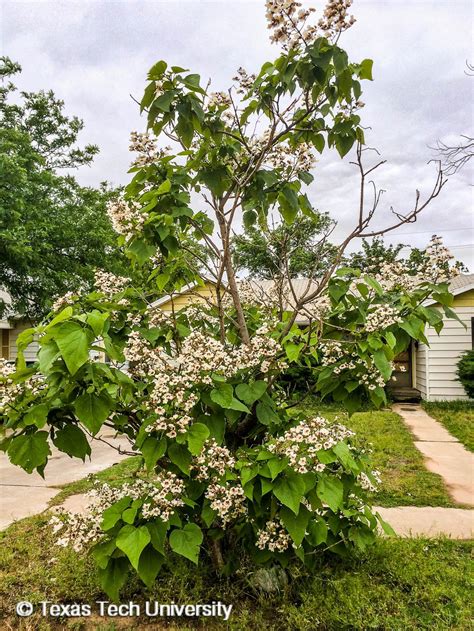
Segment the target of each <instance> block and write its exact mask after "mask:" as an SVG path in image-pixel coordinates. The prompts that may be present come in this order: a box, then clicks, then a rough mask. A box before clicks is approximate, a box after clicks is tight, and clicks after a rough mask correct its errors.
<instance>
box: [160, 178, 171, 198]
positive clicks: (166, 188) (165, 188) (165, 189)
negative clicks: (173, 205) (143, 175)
mask: <svg viewBox="0 0 474 631" xmlns="http://www.w3.org/2000/svg"><path fill="white" fill-rule="evenodd" d="M170 190H171V182H170V180H168V179H166V180H165V181H164V182H162V183H161V184H160V185H159V187H158V188H157V190H156V195H163V194H164V193H169V192H170Z"/></svg>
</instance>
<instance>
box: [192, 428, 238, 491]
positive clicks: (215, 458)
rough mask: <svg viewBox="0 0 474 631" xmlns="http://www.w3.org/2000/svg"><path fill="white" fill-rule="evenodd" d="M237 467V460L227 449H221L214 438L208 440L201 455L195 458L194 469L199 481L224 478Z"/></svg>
mask: <svg viewBox="0 0 474 631" xmlns="http://www.w3.org/2000/svg"><path fill="white" fill-rule="evenodd" d="M234 466H235V458H234V457H233V456H232V455H231V453H230V451H229V450H228V449H227V447H221V446H220V445H218V444H217V442H216V441H215V439H214V438H211V439H209V440H206V442H205V443H204V445H203V448H202V451H201V453H200V454H199V455H198V456H196V457H195V458H194V462H193V464H192V469H193V470H195V471H197V475H196V478H197V479H198V480H201V481H202V480H208V479H215V478H222V477H223V476H224V475H225V473H226V471H230V470H231V469H233V468H234Z"/></svg>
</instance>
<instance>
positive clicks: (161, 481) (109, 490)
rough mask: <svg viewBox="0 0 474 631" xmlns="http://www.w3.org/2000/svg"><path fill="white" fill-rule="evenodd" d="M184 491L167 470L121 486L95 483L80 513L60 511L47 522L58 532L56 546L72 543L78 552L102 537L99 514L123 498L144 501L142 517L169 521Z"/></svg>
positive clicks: (177, 479)
mask: <svg viewBox="0 0 474 631" xmlns="http://www.w3.org/2000/svg"><path fill="white" fill-rule="evenodd" d="M184 492H185V486H184V482H183V481H182V480H180V479H179V478H178V477H177V476H176V475H175V474H174V473H171V472H169V471H166V472H161V473H158V474H157V475H156V476H155V477H154V478H153V480H152V481H148V480H147V481H145V480H140V479H137V480H135V481H134V482H133V483H127V484H124V485H123V486H120V487H112V486H110V485H109V484H102V485H97V487H96V488H95V489H92V491H89V493H87V495H88V498H89V502H88V505H87V508H86V510H85V511H84V512H83V513H72V512H70V511H63V512H61V513H60V516H59V517H58V516H54V517H52V519H51V520H50V522H49V523H50V525H51V526H53V532H54V533H55V534H57V533H59V534H60V537H59V538H58V539H57V541H56V544H57V545H59V546H63V547H65V546H68V545H72V547H73V548H74V550H76V551H80V550H82V549H83V548H84V547H86V546H88V545H90V544H92V543H94V542H96V541H98V540H99V539H100V538H101V537H102V536H103V534H104V533H103V531H102V529H101V527H100V524H101V521H102V513H103V512H104V511H105V510H106V509H107V508H109V507H110V506H112V504H115V503H116V502H118V501H119V500H121V499H122V498H124V497H129V498H131V499H132V500H137V499H141V500H144V503H143V506H142V508H141V513H142V516H143V517H144V518H145V519H155V518H157V519H160V520H162V521H168V519H169V518H170V517H171V515H172V514H173V513H174V511H175V510H176V508H178V507H179V506H183V505H184V502H183V500H182V499H181V497H182V495H183V494H184Z"/></svg>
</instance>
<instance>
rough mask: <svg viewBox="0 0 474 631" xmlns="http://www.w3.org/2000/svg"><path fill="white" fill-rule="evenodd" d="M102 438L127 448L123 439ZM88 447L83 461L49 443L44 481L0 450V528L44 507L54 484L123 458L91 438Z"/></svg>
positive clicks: (102, 467)
mask: <svg viewBox="0 0 474 631" xmlns="http://www.w3.org/2000/svg"><path fill="white" fill-rule="evenodd" d="M102 438H104V439H105V440H107V442H109V443H111V444H112V445H114V446H115V447H119V446H120V447H121V448H122V449H124V450H128V451H130V450H131V447H130V443H129V442H128V441H127V440H126V439H124V438H118V439H117V438H113V436H112V435H109V434H103V435H102ZM91 449H92V457H91V460H89V459H88V458H86V461H85V462H84V463H83V462H82V460H79V459H78V458H70V457H69V456H68V455H67V454H65V453H63V452H61V451H58V450H57V449H56V447H54V446H53V445H51V451H52V455H51V456H50V457H49V460H48V464H47V466H46V469H45V479H44V480H43V478H42V477H41V476H40V475H39V474H38V473H37V472H36V471H34V472H33V473H32V474H29V473H26V471H24V470H23V469H21V468H20V467H17V466H15V465H13V464H12V463H11V462H10V461H9V459H8V456H7V455H6V454H5V453H3V452H1V453H0V508H1V513H0V530H3V529H5V528H6V527H7V526H9V525H10V524H11V523H13V522H14V521H16V520H17V519H22V518H23V517H28V516H29V515H35V514H36V513H41V512H42V511H43V510H45V509H46V508H47V505H48V502H49V501H50V500H51V499H52V498H53V497H54V496H55V495H57V493H58V492H59V491H58V489H57V488H55V487H58V486H60V485H62V484H67V483H69V482H75V481H77V480H81V479H82V478H85V477H86V476H88V475H89V474H90V473H97V472H98V471H102V470H103V469H107V467H110V466H112V465H113V464H116V463H117V462H119V461H120V460H121V459H123V458H125V457H127V456H124V455H121V454H119V453H118V452H117V451H116V449H114V448H113V447H111V446H109V445H106V444H105V443H103V442H101V441H98V440H93V441H92V443H91Z"/></svg>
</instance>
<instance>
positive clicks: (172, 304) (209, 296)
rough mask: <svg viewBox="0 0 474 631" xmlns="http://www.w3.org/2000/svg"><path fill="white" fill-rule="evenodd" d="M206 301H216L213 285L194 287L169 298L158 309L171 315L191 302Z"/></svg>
mask: <svg viewBox="0 0 474 631" xmlns="http://www.w3.org/2000/svg"><path fill="white" fill-rule="evenodd" d="M208 300H212V302H215V301H216V291H215V288H214V285H212V284H211V283H207V284H206V285H204V286H202V287H195V288H194V289H192V290H190V291H188V292H186V293H184V294H180V295H177V296H174V297H172V298H170V299H169V300H168V302H165V303H163V304H162V305H160V309H161V311H164V312H165V313H172V312H173V311H179V310H180V309H183V308H184V307H186V306H188V305H189V304H191V303H193V302H194V303H196V302H206V301H208Z"/></svg>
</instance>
